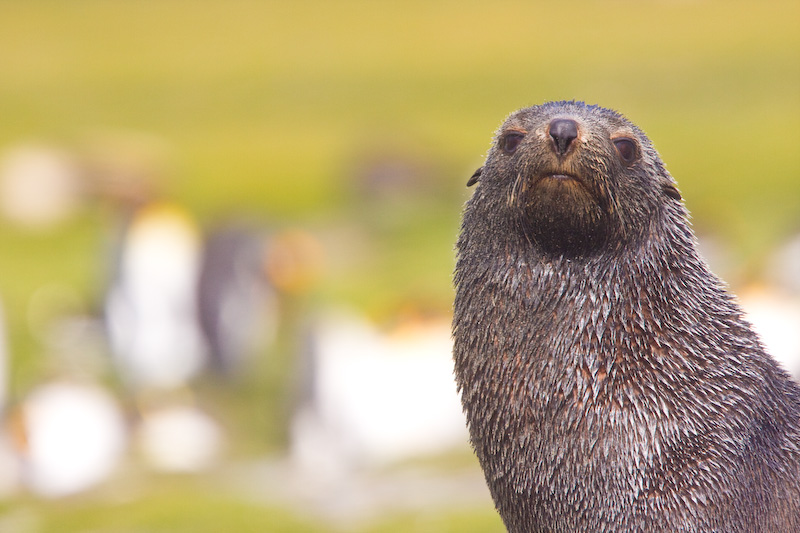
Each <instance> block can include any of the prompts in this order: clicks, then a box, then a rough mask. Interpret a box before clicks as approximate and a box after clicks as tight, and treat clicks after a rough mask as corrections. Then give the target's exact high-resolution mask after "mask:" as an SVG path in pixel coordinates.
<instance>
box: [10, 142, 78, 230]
mask: <svg viewBox="0 0 800 533" xmlns="http://www.w3.org/2000/svg"><path fill="white" fill-rule="evenodd" d="M81 194H82V191H81V187H80V182H79V177H78V171H77V166H76V165H75V162H74V161H73V158H72V157H71V156H70V155H69V154H68V153H66V152H65V151H63V150H59V149H57V148H52V147H48V146H37V145H27V146H19V147H16V148H14V149H12V150H10V151H9V152H8V153H6V155H5V157H4V158H3V162H2V167H0V209H1V210H2V213H3V215H4V216H5V217H6V218H8V219H9V220H11V221H13V222H16V223H18V224H22V225H25V226H29V227H34V228H36V227H46V226H50V225H53V224H56V223H58V222H61V221H62V220H64V219H65V218H66V217H68V216H69V215H71V214H72V213H73V212H74V210H75V209H76V207H77V206H78V203H79V201H80V196H81Z"/></svg>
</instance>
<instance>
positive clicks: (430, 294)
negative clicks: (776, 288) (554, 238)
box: [0, 0, 800, 531]
mask: <svg viewBox="0 0 800 533" xmlns="http://www.w3.org/2000/svg"><path fill="white" fill-rule="evenodd" d="M799 24H800V4H798V2H796V1H765V2H744V1H722V0H718V1H691V0H679V1H645V2H635V1H627V0H609V1H599V0H598V1H587V0H576V1H565V2H515V1H509V0H502V1H497V2H478V1H470V0H461V1H447V0H437V1H418V0H410V1H406V2H402V3H400V2H389V1H380V2H379V1H373V2H367V1H337V2H319V1H310V0H298V1H292V2H273V1H246V0H228V1H219V0H194V1H188V0H160V1H156V0H143V1H101V0H73V1H70V2H63V1H40V0H31V1H24V2H23V1H19V2H12V1H2V2H0V43H2V44H1V45H0V147H3V146H11V145H13V144H15V143H18V142H21V141H28V140H46V141H50V142H55V143H60V144H63V145H65V146H80V145H81V144H82V143H84V142H85V141H86V139H87V138H98V137H100V138H102V137H104V136H110V137H113V136H115V135H141V136H143V137H144V138H151V137H152V138H155V139H158V143H161V144H163V147H164V148H163V151H164V152H165V153H166V154H168V156H167V157H166V168H168V172H166V178H165V181H164V183H162V186H163V188H164V190H165V191H166V193H167V194H168V195H169V196H170V197H171V198H173V199H175V200H177V201H179V202H180V203H182V204H183V205H185V206H186V207H187V208H188V209H190V210H191V212H192V213H194V214H196V215H197V216H198V218H199V219H200V221H201V222H207V221H211V220H214V219H215V218H217V217H220V216H223V215H229V214H230V213H242V214H247V215H249V216H256V217H260V218H263V219H264V220H270V221H273V222H274V223H276V224H277V225H296V226H301V227H303V226H307V227H311V228H319V227H324V226H326V225H328V224H351V225H352V226H355V227H362V228H366V229H365V231H368V234H369V236H370V238H371V242H372V244H371V246H372V248H371V249H372V251H373V252H374V253H373V254H372V255H371V256H370V259H369V260H368V261H363V262H352V263H349V264H348V265H347V268H341V269H338V270H334V271H332V272H329V273H328V274H327V275H326V276H325V277H324V278H323V280H322V282H321V284H320V287H319V289H318V291H317V296H316V297H317V298H318V299H319V300H322V301H325V302H343V303H347V304H350V305H354V306H357V307H359V308H361V309H363V310H365V311H366V312H368V313H371V314H373V315H374V316H378V317H386V316H388V315H390V314H391V313H392V310H395V309H397V308H399V307H401V306H402V305H403V304H404V302H408V301H423V302H425V305H428V306H432V307H434V308H437V309H441V310H447V309H448V308H449V305H450V298H451V294H452V293H451V288H450V273H451V270H452V266H453V258H452V255H453V252H452V246H453V241H454V238H455V234H456V232H457V226H458V217H459V213H460V209H461V205H462V203H463V201H464V200H465V198H466V197H467V195H468V191H467V190H466V189H465V188H464V187H463V185H464V183H465V182H466V179H467V178H468V177H469V176H470V174H471V173H472V171H473V170H474V169H475V168H477V166H479V165H480V164H481V159H482V156H483V154H485V152H486V150H487V148H488V146H489V142H490V139H491V135H492V133H493V131H494V130H495V128H496V127H497V126H498V125H499V124H500V123H501V122H502V120H503V118H504V117H505V116H506V115H507V114H508V113H510V112H511V111H513V110H514V109H516V108H519V107H522V106H527V105H532V104H536V103H539V102H542V101H545V100H551V99H573V98H574V99H580V100H585V101H587V102H590V103H597V104H601V105H604V106H606V107H611V108H615V109H617V110H619V111H621V112H622V113H623V114H625V115H626V116H628V117H629V118H630V119H631V120H633V121H634V122H635V123H637V124H638V125H639V126H641V127H642V128H643V129H644V130H645V131H646V132H647V133H648V134H649V136H650V137H651V139H652V140H653V142H654V144H655V146H656V148H657V149H659V151H660V152H661V154H662V157H663V159H664V160H665V162H666V164H667V166H668V168H669V170H670V171H671V173H672V174H673V176H674V177H675V178H676V179H677V180H678V183H679V186H680V188H681V190H682V192H683V195H684V198H685V199H686V202H687V204H688V206H689V209H690V210H691V212H692V214H693V217H694V222H695V225H696V227H697V228H698V229H700V230H702V231H704V232H708V233H713V234H715V235H717V236H719V238H720V239H722V240H723V242H725V243H726V244H727V245H728V246H730V248H731V251H732V255H733V258H734V260H735V264H736V265H737V266H736V268H735V269H734V277H735V278H736V279H734V280H731V281H737V280H744V279H747V278H748V277H750V276H752V275H753V274H754V273H757V272H758V270H759V268H760V267H761V265H762V263H763V261H764V258H765V256H766V254H767V253H768V252H769V251H770V250H771V249H772V248H773V247H774V246H775V245H777V244H778V243H780V241H781V240H782V239H784V238H785V237H787V236H788V235H789V234H790V233H792V232H796V231H798V230H800V150H799V149H798V147H799V146H800V32H799V31H798V25H799ZM371 151H372V152H374V151H385V152H390V153H399V154H406V155H409V156H411V157H416V158H419V159H421V160H425V161H431V162H433V163H434V167H435V169H436V172H435V175H434V176H433V178H432V179H434V180H436V184H435V186H434V187H433V188H432V189H431V190H432V191H434V192H435V194H432V195H431V197H428V198H417V199H415V200H414V201H413V202H411V203H410V204H403V205H398V206H390V208H386V209H384V208H383V207H380V208H377V209H372V210H371V209H370V206H368V205H364V204H363V203H362V202H360V201H359V198H360V197H359V196H358V194H357V193H356V192H355V190H356V184H354V182H353V178H352V170H353V166H354V161H358V159H359V158H360V157H363V156H364V155H365V154H368V153H370V152H371ZM107 223H108V218H107V216H106V214H104V213H103V211H102V210H101V209H99V208H97V209H85V210H84V211H82V212H81V214H80V215H79V216H78V217H76V218H74V219H71V220H70V221H69V222H68V223H66V224H64V225H61V226H59V227H58V228H55V229H51V230H48V231H46V232H30V231H27V230H24V229H21V228H18V227H15V226H13V225H11V224H9V223H0V295H1V296H2V300H3V303H4V307H5V309H6V315H7V320H8V327H9V337H10V343H11V350H12V355H13V367H12V370H11V371H12V385H11V386H12V392H13V393H14V394H17V395H18V394H22V393H23V392H24V391H25V390H26V389H27V388H28V387H30V386H31V385H32V384H33V383H35V382H36V380H37V379H38V378H40V377H41V375H42V374H43V373H44V372H45V370H46V364H45V363H44V362H43V361H42V353H41V352H42V348H41V346H39V342H38V341H37V340H36V339H35V338H34V337H33V336H32V334H31V332H30V328H29V327H28V325H27V322H26V320H27V318H26V314H27V312H28V308H29V304H30V299H31V296H32V294H33V293H34V292H35V291H36V290H37V289H38V288H39V287H41V286H43V285H46V284H51V283H60V284H66V285H69V286H71V287H74V288H75V290H76V291H77V292H78V294H80V295H81V298H82V300H81V305H82V306H84V307H85V309H86V310H91V309H93V308H94V307H96V305H97V301H98V294H97V293H98V290H99V284H98V281H97V280H98V279H99V278H101V277H102V275H103V272H102V269H101V267H100V266H99V265H100V263H99V261H98V256H99V255H100V254H101V245H102V241H103V239H104V238H106V237H107V232H108V228H107ZM251 392H252V391H251ZM252 394H256V393H252ZM220 395H221V396H224V398H223V399H222V400H221V401H222V402H223V403H225V402H227V404H230V405H231V406H233V407H232V409H236V406H237V405H239V406H240V407H241V409H243V410H245V412H247V413H255V411H257V410H258V409H257V408H255V407H253V406H252V405H247V406H244V405H242V404H241V403H240V404H237V402H242V400H240V399H239V398H238V397H237V396H236V395H235V394H234V393H230V392H225V393H220ZM242 397H245V398H249V397H248V396H247V393H243V394H242ZM268 406H269V402H268V403H267V407H268ZM267 407H265V408H267ZM242 417H243V418H246V417H245V416H244V415H242ZM270 438H271V437H265V439H266V440H267V441H269V440H270ZM163 491H164V493H163V494H158V495H156V496H152V497H146V498H143V499H141V500H139V501H136V502H134V503H132V504H130V505H121V506H118V505H111V504H105V503H102V502H94V503H91V504H82V505H71V506H60V505H51V504H43V503H40V502H35V501H26V502H23V503H22V504H21V505H23V507H24V508H26V509H30V510H31V513H33V514H34V515H36V516H37V517H40V520H41V521H40V522H39V524H40V525H41V529H40V530H41V531H223V530H236V531H324V530H326V526H325V524H322V523H319V522H315V521H314V520H313V519H306V518H304V517H298V516H296V515H294V514H293V513H292V512H290V511H288V510H280V511H275V510H269V509H263V508H261V507H254V506H250V505H248V504H246V503H243V502H236V501H228V500H226V499H224V498H223V499H218V498H213V497H211V496H210V495H209V494H208V493H204V492H202V491H197V490H195V489H190V488H188V486H184V485H182V484H177V485H176V486H174V487H172V486H170V487H167V488H166V489H163ZM16 504H19V502H9V503H8V507H9V508H11V507H14V506H15V505H16ZM273 511H274V512H273ZM484 511H485V514H483V515H481V516H485V517H488V518H486V520H487V521H486V522H482V521H481V520H478V519H475V518H474V517H473V514H469V515H464V516H460V515H455V516H453V515H450V514H442V515H441V516H435V517H411V518H409V517H387V519H386V521H384V522H381V523H380V524H379V525H377V526H376V527H375V528H374V529H368V530H365V531H456V530H457V531H468V530H469V531H473V530H474V531H492V530H494V531H496V530H497V527H498V526H497V522H496V519H495V518H494V516H493V515H492V511H491V509H490V508H489V507H487V509H485V510H484ZM197 513H199V514H197ZM193 514H196V517H195V518H191V519H190V518H187V516H191V515H193ZM229 520H236V527H234V528H233V529H230V528H229V527H228V526H226V525H225V524H227V523H229V522H228V521H229ZM58 524H62V525H60V526H59V525H58ZM103 524H111V525H103ZM114 524H116V525H114ZM452 524H455V525H452ZM467 525H472V526H473V527H472V529H469V528H468V527H467ZM492 528H494V529H492Z"/></svg>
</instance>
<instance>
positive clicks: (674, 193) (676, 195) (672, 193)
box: [662, 185, 681, 200]
mask: <svg viewBox="0 0 800 533" xmlns="http://www.w3.org/2000/svg"><path fill="white" fill-rule="evenodd" d="M662 189H663V190H664V194H666V195H667V196H669V197H670V198H672V199H673V200H680V199H681V193H680V192H678V189H676V188H675V186H674V185H663V186H662Z"/></svg>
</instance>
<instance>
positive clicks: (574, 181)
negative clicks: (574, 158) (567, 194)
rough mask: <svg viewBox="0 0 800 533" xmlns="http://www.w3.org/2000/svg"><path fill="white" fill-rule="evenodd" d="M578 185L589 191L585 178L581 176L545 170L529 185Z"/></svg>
mask: <svg viewBox="0 0 800 533" xmlns="http://www.w3.org/2000/svg"><path fill="white" fill-rule="evenodd" d="M556 184H560V185H578V186H580V187H582V188H583V189H586V192H590V191H589V188H588V187H587V183H586V180H584V179H583V178H581V177H580V176H578V175H576V174H570V173H567V172H546V173H542V174H540V175H539V176H537V177H536V178H535V179H534V180H533V182H532V183H531V185H533V186H534V187H536V186H539V185H556Z"/></svg>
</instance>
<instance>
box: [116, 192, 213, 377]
mask: <svg viewBox="0 0 800 533" xmlns="http://www.w3.org/2000/svg"><path fill="white" fill-rule="evenodd" d="M199 268H200V240H199V232H198V229H197V228H196V226H195V224H194V222H193V221H192V219H191V218H190V217H189V216H188V214H187V213H186V212H185V211H183V210H182V209H180V208H179V207H177V206H175V205H171V204H166V203H153V204H150V205H147V206H145V207H143V208H141V209H140V210H139V211H137V212H136V213H135V215H134V217H133V220H132V221H131V223H130V226H129V227H128V230H127V232H126V234H125V236H124V240H123V242H122V246H121V251H120V257H119V266H118V272H117V273H116V276H115V280H114V282H113V284H112V286H111V288H110V289H109V293H108V295H107V298H106V319H107V322H108V331H109V337H110V341H111V346H112V351H113V352H114V356H115V359H116V362H117V364H118V366H119V370H120V373H121V374H122V377H123V378H124V379H125V380H126V381H127V382H129V383H130V384H131V385H132V386H134V387H135V388H147V387H155V388H165V389H168V388H174V387H179V386H181V385H183V384H184V383H186V382H187V381H188V380H189V379H191V378H192V377H194V376H195V375H196V374H197V373H198V372H199V371H200V370H201V369H202V368H203V366H204V364H205V349H204V345H203V339H202V336H201V332H200V329H199V326H198V323H197V292H196V290H197V283H198V276H199Z"/></svg>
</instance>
